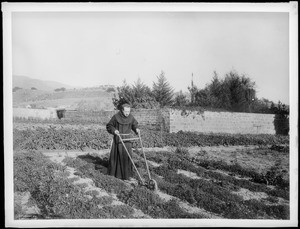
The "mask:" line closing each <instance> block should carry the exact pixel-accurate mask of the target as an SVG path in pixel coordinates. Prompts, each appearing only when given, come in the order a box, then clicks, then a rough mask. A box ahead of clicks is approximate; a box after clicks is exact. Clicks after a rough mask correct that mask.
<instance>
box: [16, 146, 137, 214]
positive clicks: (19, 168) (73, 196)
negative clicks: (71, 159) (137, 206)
mask: <svg viewBox="0 0 300 229" xmlns="http://www.w3.org/2000/svg"><path fill="white" fill-rule="evenodd" d="M65 168H66V167H65V166H61V165H58V164H55V163H52V162H51V161H49V159H47V158H46V157H45V156H44V155H42V154H41V153H38V152H21V153H16V154H15V155H14V184H15V186H14V188H15V191H20V192H24V191H29V192H30V193H31V196H32V197H33V198H34V200H35V202H36V203H37V206H38V207H39V208H40V209H41V214H42V218H63V219H75V218H76V219H82V218H89V219H91V218H122V217H124V216H125V217H129V216H130V215H131V214H132V212H133V209H132V208H130V207H129V206H126V207H125V208H124V207H121V206H116V207H107V208H106V207H105V205H106V204H110V203H111V201H112V200H111V198H109V197H96V195H92V197H91V198H90V195H89V194H91V193H86V192H85V191H84V190H83V189H82V188H81V187H79V186H77V185H74V184H72V182H71V181H70V179H68V178H67V176H66V174H65V173H64V169H65ZM99 205H100V206H101V205H104V207H103V208H99ZM16 207H17V209H16V212H18V211H20V208H18V206H16Z"/></svg>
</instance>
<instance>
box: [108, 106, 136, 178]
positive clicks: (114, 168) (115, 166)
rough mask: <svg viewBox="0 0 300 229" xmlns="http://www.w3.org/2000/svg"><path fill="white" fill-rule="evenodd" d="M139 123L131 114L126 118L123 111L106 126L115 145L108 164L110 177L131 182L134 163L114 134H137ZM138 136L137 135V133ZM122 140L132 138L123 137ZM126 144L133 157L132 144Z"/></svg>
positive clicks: (126, 142) (125, 142)
mask: <svg viewBox="0 0 300 229" xmlns="http://www.w3.org/2000/svg"><path fill="white" fill-rule="evenodd" d="M137 127H138V122H137V121H136V119H135V118H134V117H133V116H132V115H131V114H129V115H128V117H126V116H125V115H124V114H123V113H122V112H121V111H119V112H118V113H117V114H115V115H114V116H113V117H112V118H111V120H110V121H109V122H108V124H107V125H106V130H107V131H108V132H109V133H110V134H113V135H114V137H113V144H112V147H111V151H110V158H109V164H108V175H111V176H115V177H117V178H119V179H122V180H129V179H130V177H132V163H131V161H130V158H129V157H128V154H127V152H126V150H125V149H124V146H123V144H122V142H121V141H120V139H119V137H118V136H117V135H116V134H115V133H114V132H115V130H118V131H119V132H120V134H130V132H131V130H133V131H134V132H135V133H136V129H137ZM136 134H137V133H136ZM121 137H122V139H126V138H129V137H130V136H129V135H128V136H126V135H125V136H122V135H121ZM124 144H125V146H126V148H127V150H128V152H129V154H130V156H131V155H132V142H131V141H124Z"/></svg>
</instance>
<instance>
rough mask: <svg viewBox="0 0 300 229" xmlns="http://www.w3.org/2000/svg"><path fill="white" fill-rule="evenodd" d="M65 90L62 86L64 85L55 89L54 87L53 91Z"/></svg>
mask: <svg viewBox="0 0 300 229" xmlns="http://www.w3.org/2000/svg"><path fill="white" fill-rule="evenodd" d="M65 90H66V88H64V87H61V88H57V89H55V90H54V91H65Z"/></svg>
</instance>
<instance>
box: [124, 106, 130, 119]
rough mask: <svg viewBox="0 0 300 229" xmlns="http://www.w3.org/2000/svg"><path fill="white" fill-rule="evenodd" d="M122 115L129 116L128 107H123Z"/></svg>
mask: <svg viewBox="0 0 300 229" xmlns="http://www.w3.org/2000/svg"><path fill="white" fill-rule="evenodd" d="M123 114H124V115H125V116H126V117H128V115H129V114H130V107H124V109H123Z"/></svg>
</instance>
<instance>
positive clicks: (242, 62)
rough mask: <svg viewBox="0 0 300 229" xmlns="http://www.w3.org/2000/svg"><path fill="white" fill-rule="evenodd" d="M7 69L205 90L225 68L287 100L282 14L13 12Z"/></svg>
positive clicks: (285, 19)
mask: <svg viewBox="0 0 300 229" xmlns="http://www.w3.org/2000/svg"><path fill="white" fill-rule="evenodd" d="M11 25H12V73H13V75H24V76H28V77H31V78H34V79H41V80H52V81H57V82H60V83H64V84H68V85H70V86H74V87H77V86H80V87H92V86H99V85H105V84H112V85H116V86H121V85H122V83H123V81H124V79H126V82H127V83H128V84H134V82H136V81H137V80H138V78H140V79H141V81H142V82H143V83H145V84H146V85H147V86H149V87H152V85H153V82H156V81H157V76H159V75H160V73H161V72H162V71H163V72H164V73H165V76H166V78H167V80H168V82H169V83H170V85H171V86H172V87H173V88H174V89H175V91H179V90H182V91H183V92H187V91H188V86H190V84H191V80H192V74H193V81H194V85H196V86H197V87H198V88H201V89H202V88H204V87H205V85H206V84H208V83H210V82H211V80H212V77H213V75H214V71H216V72H217V74H218V76H219V78H220V79H222V78H224V76H225V75H226V74H227V73H229V72H230V71H231V70H234V71H236V72H238V73H239V74H241V75H245V76H246V77H249V78H250V79H251V80H252V81H253V82H255V84H256V91H257V97H258V98H266V99H269V100H271V101H274V102H278V101H281V102H283V103H285V104H289V15H288V13H286V12H126V11H125V12H13V13H12V24H11Z"/></svg>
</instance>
